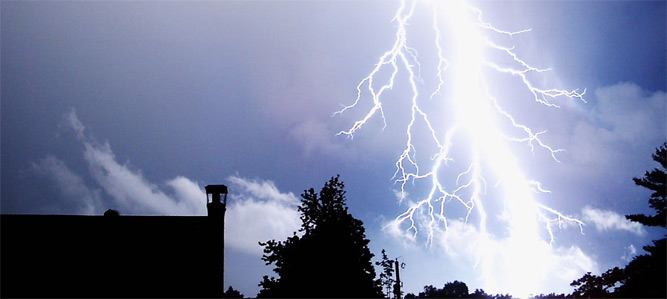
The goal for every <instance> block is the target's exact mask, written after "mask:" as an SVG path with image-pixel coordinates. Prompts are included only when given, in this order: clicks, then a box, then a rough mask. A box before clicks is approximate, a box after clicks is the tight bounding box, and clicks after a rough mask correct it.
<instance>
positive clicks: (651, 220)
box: [625, 142, 667, 228]
mask: <svg viewBox="0 0 667 299" xmlns="http://www.w3.org/2000/svg"><path fill="white" fill-rule="evenodd" d="M652 157H653V160H654V161H656V162H658V163H659V164H660V166H661V168H654V169H653V170H652V171H650V172H649V171H647V172H646V173H644V177H643V178H632V180H633V181H635V184H637V185H639V186H642V187H644V188H647V189H649V190H651V191H653V194H651V197H650V198H649V199H648V204H649V206H650V207H651V208H652V209H654V210H655V215H651V216H648V215H644V214H635V215H627V216H625V217H626V218H627V219H629V220H632V221H636V222H639V223H641V224H643V225H646V226H661V227H664V228H667V202H665V196H666V195H667V194H666V193H667V186H665V184H666V183H667V175H666V174H665V169H667V142H665V143H663V144H662V146H661V147H659V148H658V149H656V151H655V153H654V154H653V155H652Z"/></svg>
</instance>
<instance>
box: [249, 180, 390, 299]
mask: <svg viewBox="0 0 667 299" xmlns="http://www.w3.org/2000/svg"><path fill="white" fill-rule="evenodd" d="M339 177H340V176H336V177H332V178H331V179H330V180H329V181H328V182H327V183H326V184H324V187H323V188H322V190H321V191H320V192H319V194H318V193H316V192H315V190H314V189H312V188H311V189H309V190H305V191H304V193H303V194H302V195H301V197H302V199H301V205H300V206H299V209H298V210H299V212H300V214H301V217H300V218H301V221H302V224H301V228H300V229H299V232H300V234H297V233H296V232H295V233H294V235H293V236H292V237H289V238H287V240H285V241H276V240H269V241H267V242H266V243H262V242H260V245H262V246H263V247H264V255H263V256H262V260H263V261H264V262H265V263H266V264H267V265H271V264H273V265H274V266H275V268H274V269H273V271H274V272H275V273H276V274H277V275H278V277H277V278H274V277H271V278H269V277H268V276H264V277H263V280H262V282H260V283H259V286H260V287H262V289H261V290H260V292H259V294H258V295H257V296H258V297H274V298H276V297H292V298H294V297H310V298H318V297H319V298H322V297H339V298H341V297H348V298H349V297H357V298H358V297H364V298H370V297H382V296H383V294H382V288H381V287H380V284H379V281H377V280H375V269H374V267H373V264H372V263H371V259H372V258H373V254H372V253H371V252H370V250H369V249H368V246H367V245H368V243H369V240H368V239H366V236H365V229H364V227H363V222H361V221H360V220H358V219H355V218H354V217H352V215H350V213H349V212H348V208H347V206H346V204H345V190H344V187H345V186H344V184H343V182H342V181H340V180H339Z"/></svg>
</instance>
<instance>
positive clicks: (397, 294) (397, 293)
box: [394, 258, 401, 299]
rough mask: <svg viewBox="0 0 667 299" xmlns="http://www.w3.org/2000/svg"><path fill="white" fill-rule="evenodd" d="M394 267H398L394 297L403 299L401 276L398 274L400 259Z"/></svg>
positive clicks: (395, 262)
mask: <svg viewBox="0 0 667 299" xmlns="http://www.w3.org/2000/svg"><path fill="white" fill-rule="evenodd" d="M394 265H396V284H394V295H395V298H396V299H401V275H400V273H399V272H398V271H399V268H400V267H399V266H398V258H397V259H396V261H394Z"/></svg>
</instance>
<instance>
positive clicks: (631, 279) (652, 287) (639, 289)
mask: <svg viewBox="0 0 667 299" xmlns="http://www.w3.org/2000/svg"><path fill="white" fill-rule="evenodd" d="M652 157H653V160H655V161H656V162H658V163H659V164H660V167H659V168H655V169H653V170H652V171H650V172H649V171H646V173H645V174H644V177H643V178H633V181H634V182H635V184H637V185H639V186H641V187H644V188H647V189H649V190H651V191H653V193H652V194H651V196H650V198H649V206H650V207H651V208H652V209H654V210H655V211H656V213H655V215H644V214H635V215H626V216H625V217H626V218H627V219H628V220H632V221H636V222H639V223H641V224H644V225H646V226H659V227H663V228H667V218H666V217H667V206H666V204H665V196H666V193H667V190H666V187H667V186H666V185H665V184H667V175H666V174H665V169H667V142H665V143H663V144H662V146H661V147H659V148H657V149H656V152H655V153H654V154H653V155H652ZM665 241H666V239H665V238H662V239H659V240H655V241H653V245H647V246H644V247H643V248H644V250H645V251H646V252H648V254H643V255H639V256H636V257H634V258H633V259H632V261H630V263H628V265H627V266H625V268H623V269H620V268H614V269H610V270H608V271H607V272H605V273H603V274H601V275H600V276H596V275H592V274H591V273H590V272H588V273H586V274H585V275H584V276H583V277H581V278H579V279H578V280H575V281H573V282H572V283H571V284H570V285H571V286H574V287H576V288H575V290H574V292H573V293H572V296H573V297H598V298H600V297H623V298H630V297H635V298H637V297H642V298H667V288H666V286H665V282H666V281H667V270H666V268H665V267H666V266H667V258H666V255H667V246H666V243H665Z"/></svg>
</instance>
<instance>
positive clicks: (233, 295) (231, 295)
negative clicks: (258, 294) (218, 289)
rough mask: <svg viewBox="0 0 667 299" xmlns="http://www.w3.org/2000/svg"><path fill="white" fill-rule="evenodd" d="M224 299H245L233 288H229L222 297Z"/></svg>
mask: <svg viewBox="0 0 667 299" xmlns="http://www.w3.org/2000/svg"><path fill="white" fill-rule="evenodd" d="M222 297H224V298H243V294H241V292H239V291H238V290H235V289H234V288H232V286H229V288H228V289H227V291H225V293H224V294H223V295H222Z"/></svg>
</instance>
